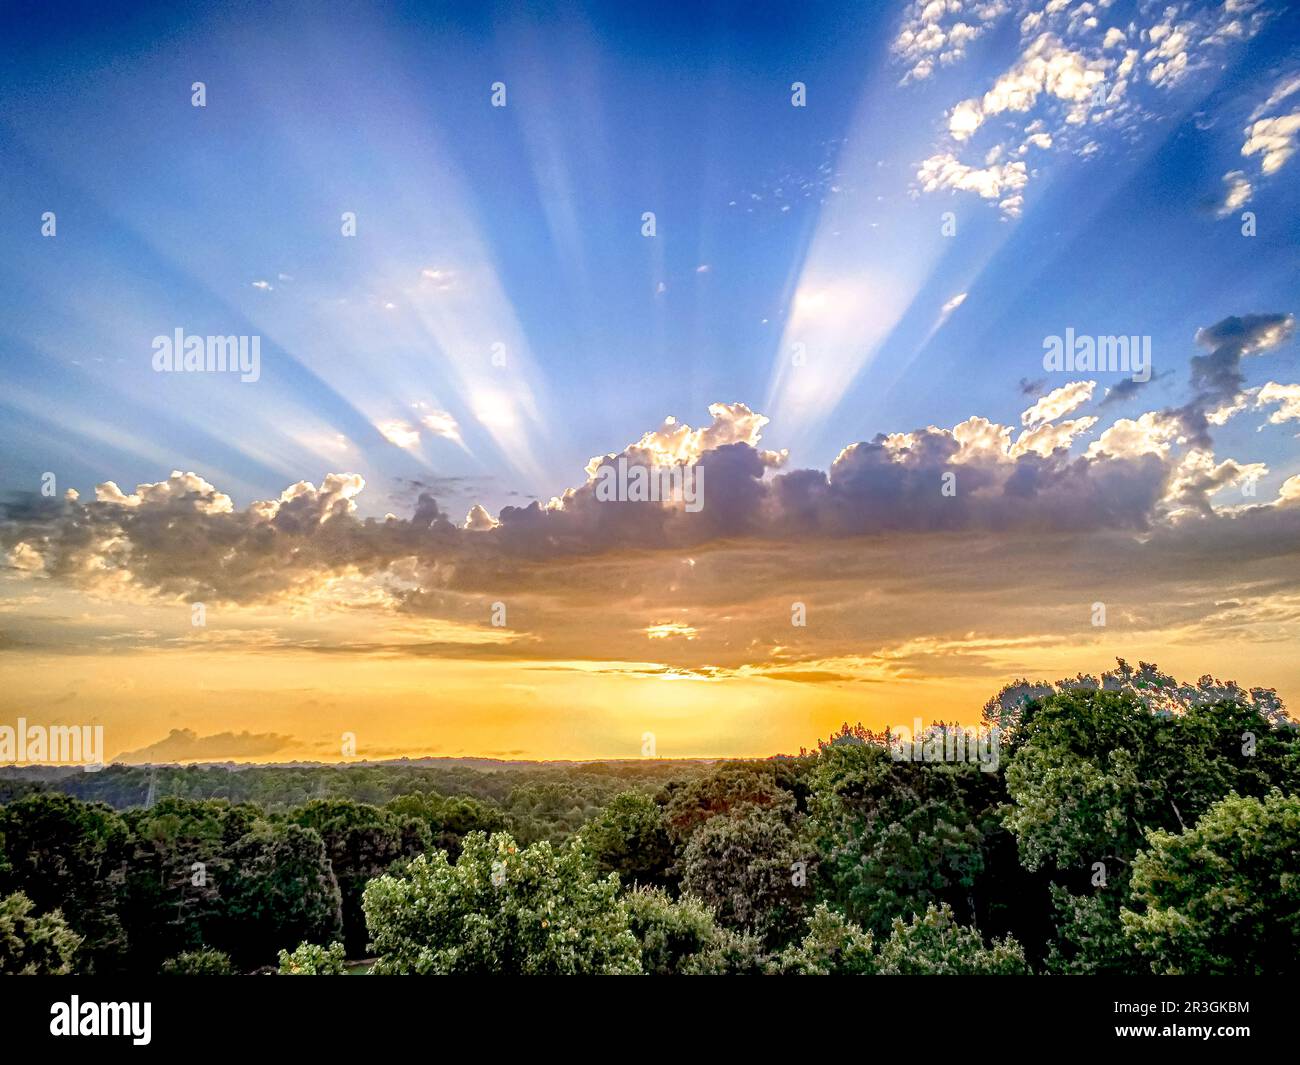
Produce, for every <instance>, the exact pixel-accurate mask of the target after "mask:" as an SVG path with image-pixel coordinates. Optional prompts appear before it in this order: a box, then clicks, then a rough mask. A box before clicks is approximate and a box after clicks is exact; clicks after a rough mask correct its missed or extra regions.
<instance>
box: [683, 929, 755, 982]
mask: <svg viewBox="0 0 1300 1065" xmlns="http://www.w3.org/2000/svg"><path fill="white" fill-rule="evenodd" d="M771 967H772V958H771V955H770V954H769V953H768V951H767V948H766V947H765V946H764V945H763V941H762V940H761V939H759V937H758V936H756V935H753V934H752V933H749V932H734V931H732V930H731V929H730V928H719V929H718V930H717V934H716V935H715V936H714V937H713V941H712V942H711V943H710V944H709V945H708V946H707V947H706V948H705V949H704V950H702V951H700V953H698V954H692V955H691V956H690V957H688V958H686V959H685V960H684V961H683V962H682V968H681V972H682V975H684V976H763V975H765V974H766V973H768V972H770V971H771Z"/></svg>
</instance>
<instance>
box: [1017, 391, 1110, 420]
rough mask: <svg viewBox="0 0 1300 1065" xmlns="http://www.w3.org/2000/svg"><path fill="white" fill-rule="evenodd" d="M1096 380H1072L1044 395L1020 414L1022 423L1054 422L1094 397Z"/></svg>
mask: <svg viewBox="0 0 1300 1065" xmlns="http://www.w3.org/2000/svg"><path fill="white" fill-rule="evenodd" d="M1096 387H1097V382H1096V381H1071V382H1070V383H1069V384H1065V385H1062V386H1061V387H1060V388H1057V389H1054V390H1053V391H1051V392H1049V393H1048V394H1047V395H1045V396H1043V398H1042V399H1040V400H1039V401H1038V402H1037V403H1035V404H1034V405H1033V406H1032V407H1030V408H1029V409H1028V410H1027V411H1025V412H1024V413H1023V414H1021V415H1020V424H1021V425H1026V426H1033V425H1038V424H1039V423H1041V422H1053V421H1056V419H1057V418H1059V417H1061V416H1062V415H1064V414H1069V413H1070V412H1071V411H1072V410H1077V409H1078V408H1079V407H1082V406H1083V405H1084V404H1085V403H1087V402H1088V401H1089V400H1090V399H1092V393H1093V389H1095V388H1096Z"/></svg>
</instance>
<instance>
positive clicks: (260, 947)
mask: <svg viewBox="0 0 1300 1065" xmlns="http://www.w3.org/2000/svg"><path fill="white" fill-rule="evenodd" d="M223 899H224V900H225V903H226V911H225V917H226V920H225V922H224V924H223V926H222V928H221V929H220V930H219V931H218V933H217V934H216V935H214V937H213V940H212V942H213V944H214V945H216V946H219V947H222V948H223V949H225V950H227V951H229V953H230V955H231V957H232V958H234V959H235V961H236V962H237V963H238V964H239V965H241V966H243V967H245V968H255V967H256V966H259V965H267V964H270V963H271V962H273V961H274V960H275V957H276V948H275V947H274V946H273V944H275V943H295V942H301V941H302V940H310V941H313V942H317V943H320V942H332V941H333V940H334V939H336V938H338V936H339V934H340V932H341V931H342V923H343V922H342V900H341V897H340V895H339V885H338V881H337V880H335V878H334V871H333V870H332V869H331V868H330V863H329V859H328V858H327V857H326V854H325V844H324V843H323V842H322V841H321V838H320V836H319V835H317V833H316V832H315V830H313V829H310V828H303V827H302V826H301V825H293V824H272V823H268V822H262V823H260V824H258V825H257V827H256V828H254V829H253V831H252V832H249V833H248V834H247V835H246V836H243V837H242V838H241V839H240V840H239V841H238V842H237V843H236V844H235V845H234V847H233V848H232V849H231V851H230V873H229V882H228V884H227V886H226V889H225V890H224V891H223Z"/></svg>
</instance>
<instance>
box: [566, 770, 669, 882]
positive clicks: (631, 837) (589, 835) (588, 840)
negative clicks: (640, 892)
mask: <svg viewBox="0 0 1300 1065" xmlns="http://www.w3.org/2000/svg"><path fill="white" fill-rule="evenodd" d="M582 842H583V846H584V848H585V849H586V851H587V853H588V855H590V856H591V860H592V861H593V862H594V863H595V866H596V871H597V872H599V873H617V874H618V877H619V880H620V881H621V882H622V883H624V884H646V885H658V886H661V887H664V886H668V885H670V884H671V883H672V882H673V880H674V877H672V875H671V874H670V872H669V869H670V868H671V866H672V864H673V858H674V851H673V845H672V840H671V839H669V837H668V825H667V822H666V821H665V820H664V815H663V811H662V810H661V809H660V807H659V805H658V803H656V802H655V801H654V799H652V798H650V796H648V795H646V794H644V793H643V792H639V791H625V792H623V793H622V794H621V795H616V796H614V798H613V799H611V800H610V801H609V803H608V804H607V805H606V806H605V807H604V809H602V810H601V811H600V813H598V814H597V815H596V816H595V817H594V818H592V819H591V820H590V821H589V822H587V824H586V825H584V826H583V828H582Z"/></svg>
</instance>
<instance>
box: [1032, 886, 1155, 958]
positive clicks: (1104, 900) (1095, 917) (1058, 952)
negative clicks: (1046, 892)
mask: <svg viewBox="0 0 1300 1065" xmlns="http://www.w3.org/2000/svg"><path fill="white" fill-rule="evenodd" d="M1127 892H1128V877H1127V875H1122V876H1120V877H1119V878H1118V879H1117V880H1112V881H1111V882H1110V883H1109V884H1108V885H1107V887H1106V888H1104V889H1102V888H1097V889H1094V890H1093V892H1091V893H1088V894H1075V893H1073V892H1071V891H1070V890H1069V889H1068V888H1066V887H1063V886H1061V885H1060V884H1053V885H1051V887H1050V895H1051V899H1052V909H1053V911H1054V913H1055V932H1054V935H1053V936H1052V939H1051V942H1050V943H1048V946H1047V956H1046V959H1045V967H1046V969H1047V971H1048V972H1049V973H1054V974H1056V975H1061V976H1101V975H1123V974H1126V973H1133V972H1136V971H1139V970H1140V968H1141V965H1140V963H1139V962H1138V959H1137V958H1136V956H1135V954H1134V951H1133V947H1132V944H1131V943H1130V942H1129V941H1128V940H1127V939H1125V938H1124V930H1123V928H1122V927H1121V926H1120V920H1119V908H1120V902H1121V900H1123V899H1124V898H1125V897H1126V896H1127Z"/></svg>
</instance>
